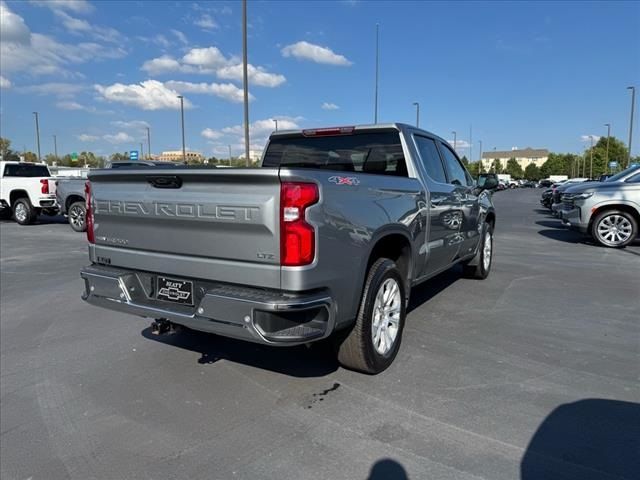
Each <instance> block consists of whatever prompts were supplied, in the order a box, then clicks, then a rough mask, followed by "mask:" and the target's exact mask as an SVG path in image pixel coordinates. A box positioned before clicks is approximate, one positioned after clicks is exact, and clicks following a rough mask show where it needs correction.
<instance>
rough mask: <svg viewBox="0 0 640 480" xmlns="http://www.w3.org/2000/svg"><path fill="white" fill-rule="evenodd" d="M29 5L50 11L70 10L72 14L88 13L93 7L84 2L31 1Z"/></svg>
mask: <svg viewBox="0 0 640 480" xmlns="http://www.w3.org/2000/svg"><path fill="white" fill-rule="evenodd" d="M31 3H33V4H34V5H38V6H40V7H48V8H50V9H51V10H70V11H72V12H74V13H90V12H92V11H93V5H91V4H90V3H89V2H87V1H86V0H31Z"/></svg>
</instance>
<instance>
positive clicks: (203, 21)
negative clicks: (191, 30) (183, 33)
mask: <svg viewBox="0 0 640 480" xmlns="http://www.w3.org/2000/svg"><path fill="white" fill-rule="evenodd" d="M193 24H194V25H195V26H196V27H200V28H203V29H205V30H213V29H214V28H218V24H217V23H216V22H215V20H214V19H213V18H211V15H209V14H208V13H204V14H202V16H201V17H200V18H199V19H197V20H196V21H194V22H193Z"/></svg>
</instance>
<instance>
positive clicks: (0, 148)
mask: <svg viewBox="0 0 640 480" xmlns="http://www.w3.org/2000/svg"><path fill="white" fill-rule="evenodd" d="M0 154H2V159H3V160H5V161H7V162H18V161H20V156H19V155H18V154H17V153H16V152H14V151H13V150H11V140H9V139H8V138H2V137H0Z"/></svg>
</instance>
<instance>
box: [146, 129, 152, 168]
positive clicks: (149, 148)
mask: <svg viewBox="0 0 640 480" xmlns="http://www.w3.org/2000/svg"><path fill="white" fill-rule="evenodd" d="M146 128H147V158H148V159H149V160H151V131H150V129H149V127H146Z"/></svg>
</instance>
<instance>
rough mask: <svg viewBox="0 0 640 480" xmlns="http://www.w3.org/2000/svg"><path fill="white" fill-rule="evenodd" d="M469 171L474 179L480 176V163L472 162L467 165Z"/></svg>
mask: <svg viewBox="0 0 640 480" xmlns="http://www.w3.org/2000/svg"><path fill="white" fill-rule="evenodd" d="M467 170H468V171H469V173H470V174H471V176H472V177H473V178H476V177H477V176H478V175H479V174H480V162H471V163H470V164H469V165H467Z"/></svg>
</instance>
